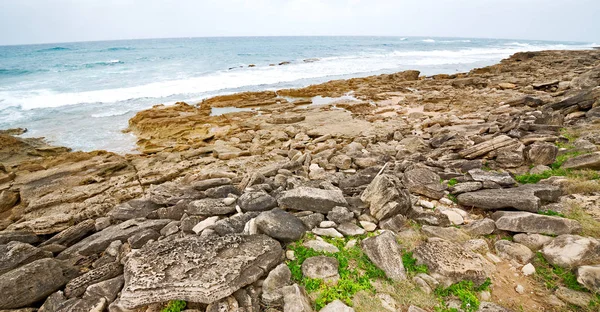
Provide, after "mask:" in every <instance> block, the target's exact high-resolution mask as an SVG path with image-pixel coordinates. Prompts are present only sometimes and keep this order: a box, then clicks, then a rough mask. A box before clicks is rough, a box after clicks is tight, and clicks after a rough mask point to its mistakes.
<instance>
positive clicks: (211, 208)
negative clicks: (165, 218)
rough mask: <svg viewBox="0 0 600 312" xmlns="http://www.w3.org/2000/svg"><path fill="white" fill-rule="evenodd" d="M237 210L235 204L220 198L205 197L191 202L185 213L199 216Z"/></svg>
mask: <svg viewBox="0 0 600 312" xmlns="http://www.w3.org/2000/svg"><path fill="white" fill-rule="evenodd" d="M234 212H235V205H226V204H225V203H223V200H222V199H220V198H204V199H199V200H194V201H192V202H190V203H189V204H188V205H187V207H186V208H185V213H187V214H189V215H198V216H216V215H226V214H230V213H234Z"/></svg>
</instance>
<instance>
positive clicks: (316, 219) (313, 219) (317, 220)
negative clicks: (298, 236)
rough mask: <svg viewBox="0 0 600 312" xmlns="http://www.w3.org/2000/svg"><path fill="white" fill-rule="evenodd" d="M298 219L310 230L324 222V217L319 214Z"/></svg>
mask: <svg viewBox="0 0 600 312" xmlns="http://www.w3.org/2000/svg"><path fill="white" fill-rule="evenodd" d="M299 218H300V220H302V222H304V225H306V227H307V228H308V229H310V230H312V229H314V228H316V227H317V226H319V224H321V222H323V220H325V216H324V215H323V214H321V213H312V214H309V215H307V216H303V217H299Z"/></svg>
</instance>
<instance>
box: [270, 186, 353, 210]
mask: <svg viewBox="0 0 600 312" xmlns="http://www.w3.org/2000/svg"><path fill="white" fill-rule="evenodd" d="M278 202H279V205H280V207H282V208H288V209H293V210H309V211H314V212H320V213H328V212H329V211H331V210H332V209H333V207H336V206H344V207H345V206H348V203H347V202H346V199H345V198H344V195H343V194H342V191H340V190H322V189H318V188H311V187H297V188H294V189H291V190H289V191H285V192H284V193H283V195H282V196H281V197H280V198H279V200H278Z"/></svg>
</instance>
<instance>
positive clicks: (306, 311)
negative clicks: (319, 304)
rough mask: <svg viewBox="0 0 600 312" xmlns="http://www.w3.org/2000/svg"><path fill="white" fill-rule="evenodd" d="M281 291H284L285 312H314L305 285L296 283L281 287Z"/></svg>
mask: <svg viewBox="0 0 600 312" xmlns="http://www.w3.org/2000/svg"><path fill="white" fill-rule="evenodd" d="M281 292H282V293H283V311H284V312H313V309H312V304H311V303H310V298H309V297H308V295H307V294H306V291H305V290H304V287H301V286H298V284H294V285H292V286H286V287H283V288H281Z"/></svg>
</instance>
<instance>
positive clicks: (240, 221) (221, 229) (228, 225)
mask: <svg viewBox="0 0 600 312" xmlns="http://www.w3.org/2000/svg"><path fill="white" fill-rule="evenodd" d="M259 214H260V212H258V211H251V212H246V213H243V214H240V213H238V214H236V215H233V216H231V217H229V218H225V219H221V220H219V221H217V222H216V223H215V224H214V225H213V226H212V227H211V229H212V230H214V231H215V232H217V233H218V234H219V235H221V236H223V235H227V234H238V233H242V232H243V231H244V226H245V225H246V223H248V221H250V220H251V219H253V218H256V217H258V215H259Z"/></svg>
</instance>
